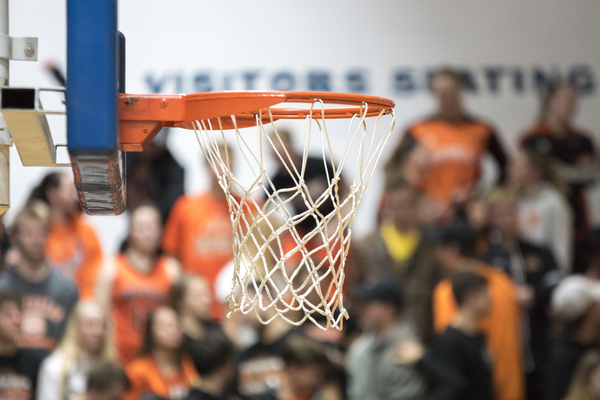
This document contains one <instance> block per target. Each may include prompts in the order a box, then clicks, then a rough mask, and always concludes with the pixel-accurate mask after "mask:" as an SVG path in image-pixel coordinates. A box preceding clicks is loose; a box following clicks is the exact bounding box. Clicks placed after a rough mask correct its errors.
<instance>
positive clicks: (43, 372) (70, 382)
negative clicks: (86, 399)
mask: <svg viewBox="0 0 600 400" xmlns="http://www.w3.org/2000/svg"><path fill="white" fill-rule="evenodd" d="M109 325H110V323H109V319H108V318H107V315H106V313H105V312H104V311H103V310H102V308H101V307H100V306H99V305H98V304H96V303H92V302H87V301H85V302H79V303H78V304H77V306H76V307H75V309H74V311H73V313H72V314H71V317H70V318H69V322H68V323H67V329H66V332H65V337H64V338H63V340H62V342H61V344H60V346H59V347H58V348H57V349H56V351H54V353H52V354H51V355H50V357H48V358H47V359H46V360H44V362H43V363H42V366H41V368H40V374H39V380H38V393H37V399H38V400H59V399H68V400H71V399H76V398H78V396H79V395H82V394H83V393H85V390H86V387H87V379H88V375H89V372H90V370H91V368H92V367H93V365H94V364H95V363H96V362H100V361H112V360H113V359H114V358H115V353H114V347H113V340H112V334H111V328H110V326H109Z"/></svg>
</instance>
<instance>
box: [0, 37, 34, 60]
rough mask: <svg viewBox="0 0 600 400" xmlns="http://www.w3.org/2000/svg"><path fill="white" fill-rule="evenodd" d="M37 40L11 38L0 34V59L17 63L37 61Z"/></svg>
mask: <svg viewBox="0 0 600 400" xmlns="http://www.w3.org/2000/svg"><path fill="white" fill-rule="evenodd" d="M37 50H38V38H36V37H12V36H8V35H3V34H0V58H4V59H7V60H18V61H37V55H38V51H37Z"/></svg>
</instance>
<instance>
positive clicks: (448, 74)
mask: <svg viewBox="0 0 600 400" xmlns="http://www.w3.org/2000/svg"><path fill="white" fill-rule="evenodd" d="M442 76H443V77H444V78H450V79H452V80H453V81H454V82H455V83H456V84H457V85H458V86H460V87H461V88H462V87H463V86H464V77H463V75H462V74H461V73H460V71H458V70H457V69H455V68H452V67H442V68H439V69H436V70H435V71H432V72H431V73H430V74H429V77H428V80H427V84H428V87H429V90H432V89H433V81H434V80H435V79H436V78H439V77H442Z"/></svg>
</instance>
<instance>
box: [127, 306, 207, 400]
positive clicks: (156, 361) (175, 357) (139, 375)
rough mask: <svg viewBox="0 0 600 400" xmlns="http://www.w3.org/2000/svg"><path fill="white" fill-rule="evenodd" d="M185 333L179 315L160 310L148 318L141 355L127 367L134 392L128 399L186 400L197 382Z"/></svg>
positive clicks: (168, 308) (162, 308)
mask: <svg viewBox="0 0 600 400" xmlns="http://www.w3.org/2000/svg"><path fill="white" fill-rule="evenodd" d="M182 344H183V334H182V333H181V330H180V329H179V322H178V318H177V312H176V311H175V310H173V309H172V308H170V307H159V308H157V309H156V310H155V311H154V312H153V313H151V314H150V317H149V318H148V324H147V327H146V333H145V335H144V345H143V346H142V349H141V352H140V356H139V357H138V358H136V359H135V360H133V361H132V362H131V363H130V364H129V365H128V366H127V368H126V370H127V376H128V377H129V379H130V381H131V389H130V390H129V391H128V392H127V393H126V395H125V399H126V400H137V399H142V398H144V397H145V396H155V397H160V398H165V399H171V400H179V399H185V398H186V396H187V394H188V391H189V389H190V388H191V387H192V386H194V385H195V384H196V382H197V380H198V374H197V373H196V370H195V368H194V364H193V363H192V360H191V359H190V358H189V356H188V355H187V354H183V352H182Z"/></svg>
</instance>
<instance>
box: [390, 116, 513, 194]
mask: <svg viewBox="0 0 600 400" xmlns="http://www.w3.org/2000/svg"><path fill="white" fill-rule="evenodd" d="M416 144H419V145H420V146H422V147H424V148H425V149H426V150H427V153H428V160H429V166H428V169H427V171H426V172H425V174H424V176H423V178H422V181H421V182H420V185H421V186H422V189H423V190H424V191H425V194H426V195H428V196H429V197H431V198H432V199H434V200H436V201H438V202H440V203H444V204H448V203H451V202H452V201H454V200H455V198H456V197H457V196H458V194H459V193H466V192H468V191H469V190H470V189H471V188H472V187H473V186H474V185H475V184H476V183H477V180H478V179H479V173H480V163H481V159H482V157H483V155H484V154H485V153H486V152H489V153H490V154H491V155H492V156H493V157H494V158H495V160H496V162H497V163H498V166H499V167H500V180H501V181H503V180H504V177H505V171H506V164H507V157H506V153H505V152H504V149H503V147H502V145H501V143H500V140H499V139H498V135H497V134H496V132H495V131H494V129H493V128H492V127H491V126H490V125H489V124H487V123H485V122H482V121H480V120H477V119H474V118H471V117H468V116H464V117H462V118H460V119H458V120H452V121H450V120H447V119H443V118H441V117H432V118H428V119H425V120H422V121H419V122H417V123H415V124H414V125H412V126H411V127H410V128H409V129H408V130H407V132H406V134H405V135H404V137H403V139H402V142H401V143H400V146H398V148H397V149H396V151H395V154H394V155H393V156H392V162H393V163H394V162H395V163H396V164H398V165H399V164H401V162H402V160H401V158H402V157H403V155H405V154H403V153H405V150H406V149H407V148H412V147H414V145H416Z"/></svg>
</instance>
